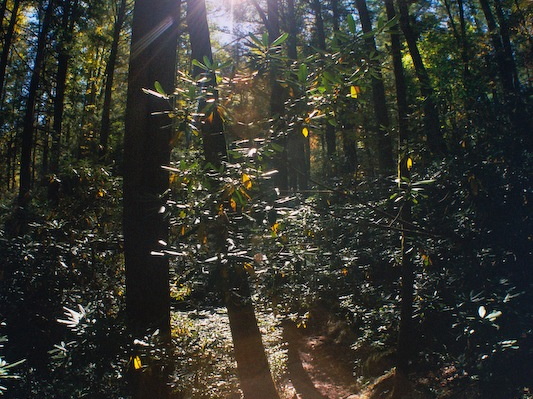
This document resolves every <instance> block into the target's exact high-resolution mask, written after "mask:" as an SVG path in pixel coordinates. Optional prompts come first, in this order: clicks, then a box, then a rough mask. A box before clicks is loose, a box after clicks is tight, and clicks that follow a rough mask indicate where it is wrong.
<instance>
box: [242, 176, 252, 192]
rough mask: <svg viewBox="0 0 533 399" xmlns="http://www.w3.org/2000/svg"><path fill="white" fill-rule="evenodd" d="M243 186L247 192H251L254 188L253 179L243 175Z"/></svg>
mask: <svg viewBox="0 0 533 399" xmlns="http://www.w3.org/2000/svg"><path fill="white" fill-rule="evenodd" d="M242 184H243V185H244V187H245V188H246V189H247V190H250V189H251V188H252V179H251V178H250V176H249V175H247V174H246V173H243V174H242Z"/></svg>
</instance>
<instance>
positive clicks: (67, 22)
mask: <svg viewBox="0 0 533 399" xmlns="http://www.w3.org/2000/svg"><path fill="white" fill-rule="evenodd" d="M77 8H78V1H77V0H76V1H74V2H73V4H71V1H69V0H64V1H63V16H62V23H61V30H62V31H61V34H60V38H59V43H58V63H57V74H56V93H55V98H54V124H53V127H52V146H51V151H50V155H51V156H50V173H58V171H59V157H60V152H61V146H60V143H61V129H62V125H63V114H64V109H65V91H66V87H67V74H68V65H69V62H70V46H71V44H72V34H73V31H74V24H75V22H76V14H77Z"/></svg>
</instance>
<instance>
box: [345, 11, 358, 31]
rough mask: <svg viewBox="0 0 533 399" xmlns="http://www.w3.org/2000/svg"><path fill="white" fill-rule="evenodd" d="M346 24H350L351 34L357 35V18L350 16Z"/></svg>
mask: <svg viewBox="0 0 533 399" xmlns="http://www.w3.org/2000/svg"><path fill="white" fill-rule="evenodd" d="M346 22H347V23H348V29H349V30H350V33H353V34H355V32H356V27H355V18H354V17H353V14H348V18H347V20H346Z"/></svg>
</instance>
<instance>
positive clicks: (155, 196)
mask: <svg viewBox="0 0 533 399" xmlns="http://www.w3.org/2000/svg"><path fill="white" fill-rule="evenodd" d="M179 17H180V2H179V1H175V0H136V1H135V8H134V16H133V27H132V41H131V53H130V61H129V65H130V67H129V74H128V94H127V105H126V126H125V127H126V129H125V135H124V220H123V223H124V224H123V229H124V256H125V261H126V307H127V314H128V322H129V326H130V328H131V330H132V331H133V332H135V333H137V334H144V333H145V332H146V331H147V330H148V331H153V330H155V329H159V330H160V331H161V332H162V333H163V334H168V333H169V331H170V296H169V271H168V259H166V258H164V257H158V256H153V255H151V252H152V251H153V250H155V249H156V248H158V247H159V245H160V244H159V243H158V242H159V241H160V240H166V238H167V235H168V225H167V222H166V221H165V219H164V215H163V213H162V212H161V211H160V209H161V207H162V206H163V204H164V199H163V198H161V196H162V194H163V193H164V192H165V191H166V190H167V189H168V184H169V183H168V174H167V173H166V172H165V171H164V170H163V169H162V168H161V166H162V165H166V164H168V162H169V159H170V147H169V142H170V137H171V134H172V132H171V129H168V128H165V126H168V124H169V121H168V119H167V117H166V116H152V113H154V112H160V111H167V110H170V106H169V104H168V103H167V102H166V101H164V100H162V99H160V98H158V97H155V96H150V95H146V94H145V93H143V91H142V89H143V88H149V87H153V85H154V82H155V81H156V80H157V81H159V82H160V83H161V85H162V86H163V87H164V88H165V89H166V90H167V91H169V92H172V90H173V89H174V86H175V76H176V51H177V38H178V28H179V22H180V19H179ZM147 38H150V40H149V41H147Z"/></svg>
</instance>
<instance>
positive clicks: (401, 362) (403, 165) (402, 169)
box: [385, 0, 414, 398]
mask: <svg viewBox="0 0 533 399" xmlns="http://www.w3.org/2000/svg"><path fill="white" fill-rule="evenodd" d="M385 8H386V11H387V18H388V19H389V20H392V19H393V18H394V17H395V16H396V11H395V9H394V3H393V0H385ZM396 31H397V26H393V27H391V52H392V62H393V68H394V83H395V87H396V104H397V107H398V143H399V146H398V147H399V149H398V150H399V151H398V153H399V156H398V163H399V165H398V166H399V175H400V176H398V177H399V180H400V181H401V178H402V177H406V178H410V171H409V168H408V166H407V160H408V159H409V146H408V145H409V126H408V119H407V118H408V102H407V85H406V82H405V73H404V68H403V63H402V54H401V43H400V38H399V35H398V34H397V33H396ZM400 215H401V218H402V220H403V221H405V222H407V223H411V203H410V202H409V200H407V201H406V202H405V203H404V204H403V207H402V210H401V213H400ZM401 240H402V241H401V255H402V259H401V289H400V297H401V304H400V329H399V334H398V347H397V360H396V374H395V386H394V393H393V397H394V398H401V397H402V395H403V394H404V393H405V392H404V391H405V388H406V384H407V381H408V380H407V376H408V372H409V361H410V359H412V357H413V347H412V343H413V342H414V339H413V336H412V335H413V331H412V321H411V320H412V317H413V288H414V271H413V260H412V255H411V253H412V252H413V251H408V250H407V249H408V248H407V245H408V242H407V235H406V233H405V232H402V238H401Z"/></svg>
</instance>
